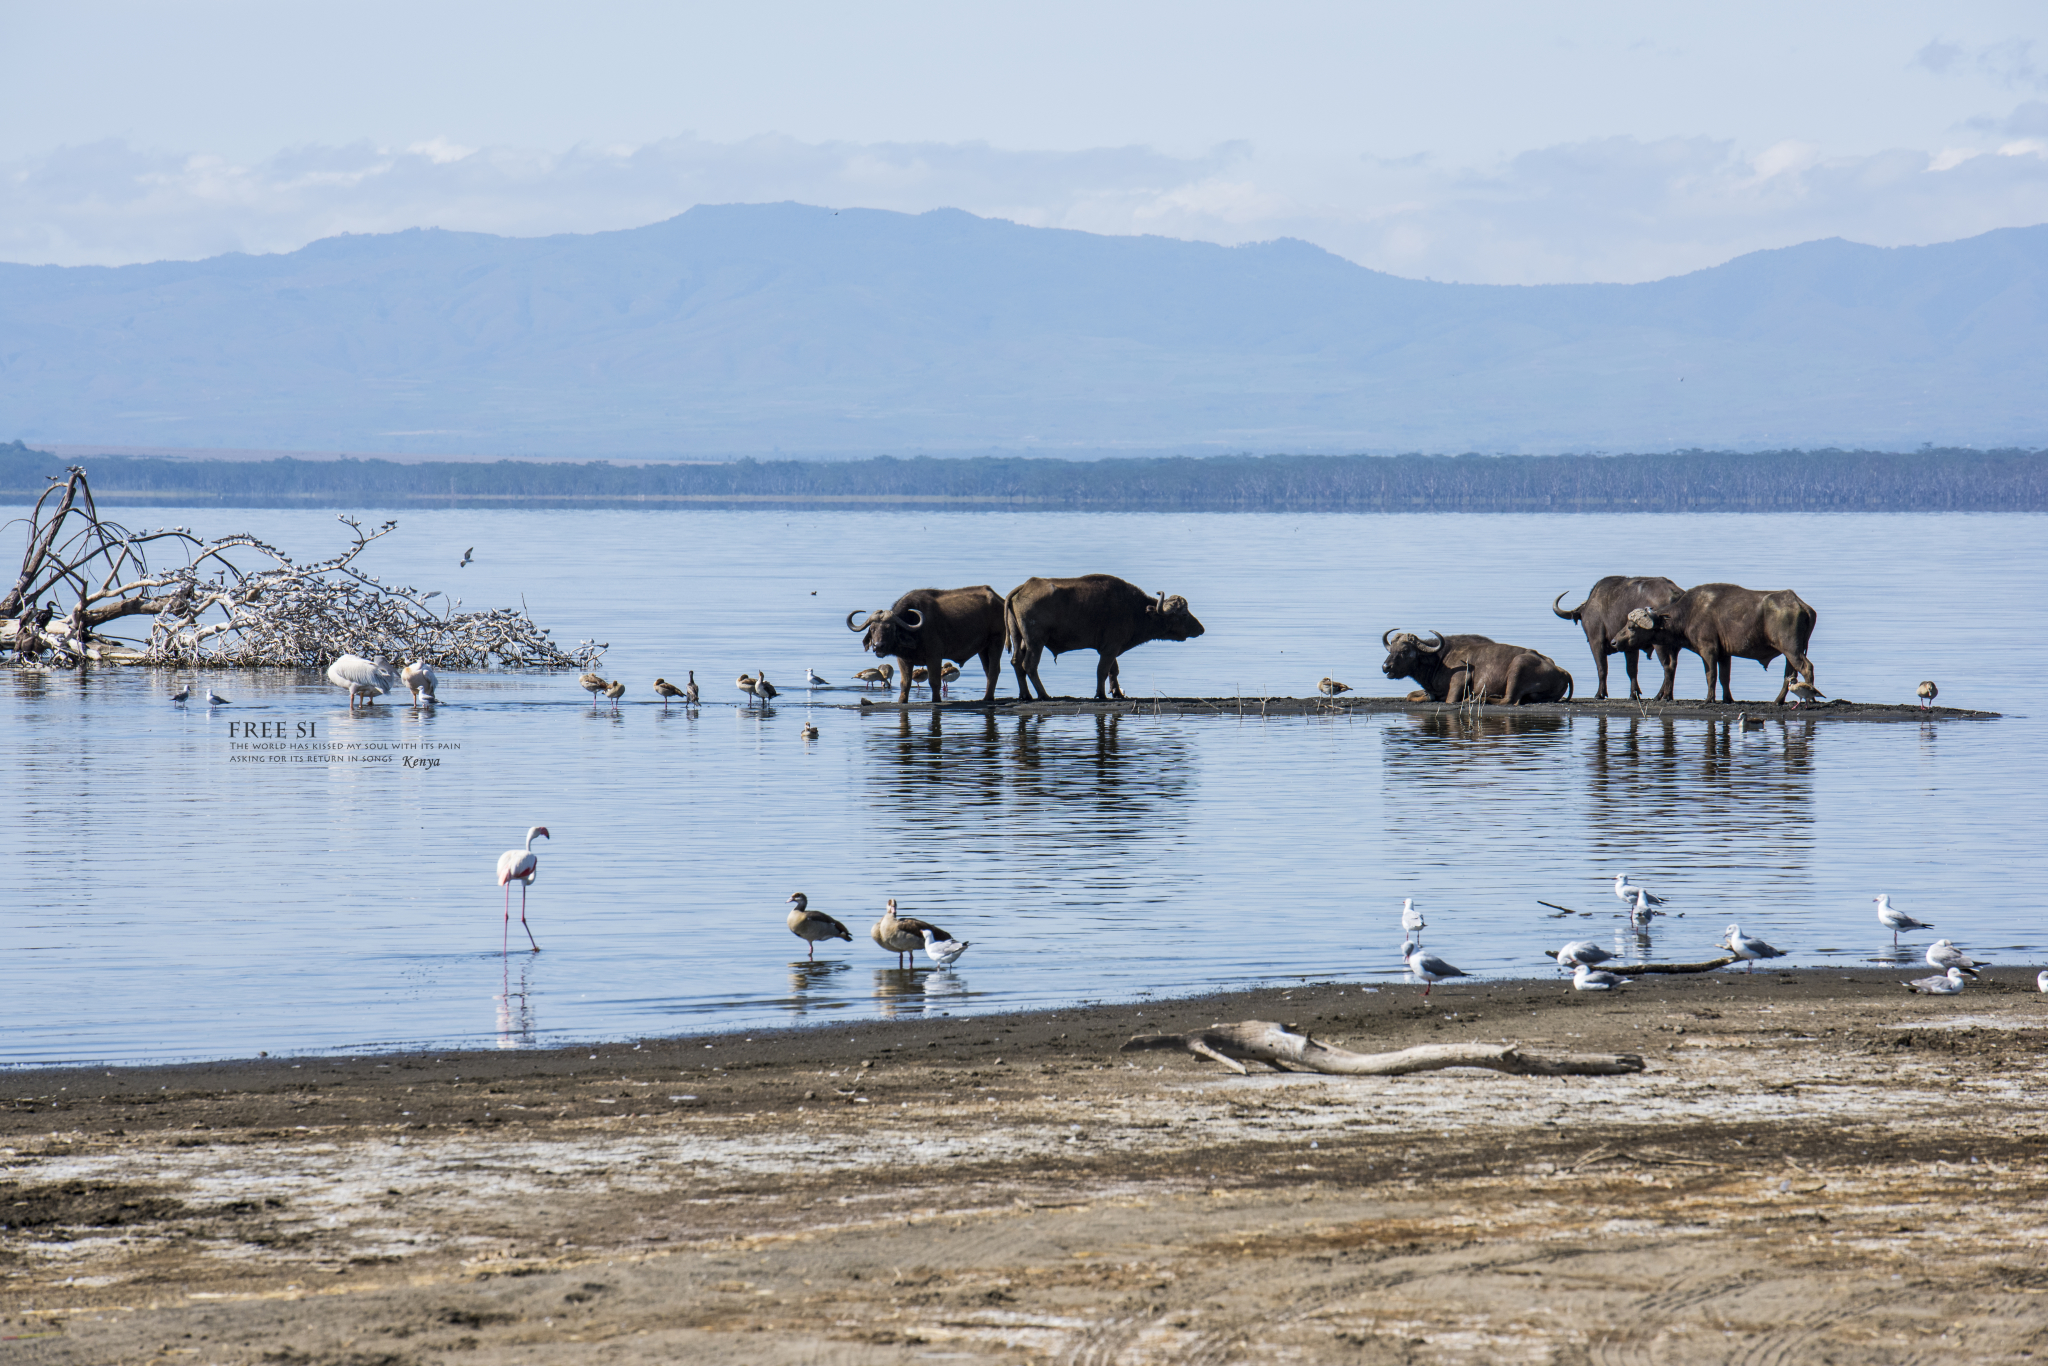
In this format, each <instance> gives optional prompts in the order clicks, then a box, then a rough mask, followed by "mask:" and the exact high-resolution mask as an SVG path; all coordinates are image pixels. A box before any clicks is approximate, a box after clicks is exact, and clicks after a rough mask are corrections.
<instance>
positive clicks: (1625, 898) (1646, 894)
mask: <svg viewBox="0 0 2048 1366" xmlns="http://www.w3.org/2000/svg"><path fill="white" fill-rule="evenodd" d="M1637 892H1641V893H1642V894H1643V899H1644V900H1645V901H1647V902H1649V903H1650V904H1651V905H1652V906H1662V905H1663V904H1664V898H1663V897H1661V896H1658V895H1657V894H1656V893H1655V892H1652V891H1651V890H1650V889H1649V888H1648V887H1638V886H1636V884H1635V883H1633V882H1630V881H1629V880H1628V874H1627V873H1616V874H1615V875H1614V894H1615V895H1616V896H1618V897H1620V898H1621V904H1622V905H1624V906H1627V907H1629V908H1630V909H1631V910H1633V909H1634V907H1635V899H1636V893H1637Z"/></svg>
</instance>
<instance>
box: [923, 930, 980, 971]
mask: <svg viewBox="0 0 2048 1366" xmlns="http://www.w3.org/2000/svg"><path fill="white" fill-rule="evenodd" d="M920 933H922V934H923V936H924V954H925V957H927V958H929V959H931V960H932V962H933V963H935V964H937V965H938V966H939V967H942V968H950V967H952V966H953V965H954V964H955V963H957V962H959V961H960V955H961V954H963V953H965V952H967V950H968V949H969V948H971V947H973V945H974V941H973V940H972V939H938V938H935V937H934V936H933V935H932V932H931V931H930V930H929V929H926V930H923V931H920Z"/></svg>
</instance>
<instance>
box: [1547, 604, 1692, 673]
mask: <svg viewBox="0 0 2048 1366" xmlns="http://www.w3.org/2000/svg"><path fill="white" fill-rule="evenodd" d="M1684 591H1685V590H1684V589H1682V588H1680V587H1679V586H1678V585H1677V584H1675V583H1673V582H1672V581H1671V580H1669V579H1666V578H1655V577H1652V578H1633V579H1632V578H1624V577H1623V576H1622V575H1620V574H1609V575H1608V576H1607V577H1606V578H1604V579H1602V580H1600V582H1598V583H1596V584H1594V585H1593V591H1592V592H1590V593H1588V594H1587V595H1586V600H1585V601H1584V602H1582V603H1580V604H1579V605H1578V606H1577V607H1574V608H1572V609H1571V610H1570V611H1566V610H1565V609H1564V608H1562V607H1560V606H1559V605H1558V604H1559V603H1561V602H1563V601H1564V594H1562V593H1559V594H1558V595H1557V596H1556V597H1555V598H1552V599H1551V601H1550V610H1551V611H1553V612H1555V613H1556V614H1557V615H1558V616H1560V617H1563V618H1564V619H1565V620H1566V621H1576V622H1577V623H1579V625H1580V626H1582V627H1584V628H1585V631H1586V644H1587V646H1588V647H1590V648H1591V649H1592V651H1593V667H1594V668H1595V669H1598V670H1599V671H1600V687H1599V689H1598V691H1596V692H1595V693H1594V694H1593V700H1594V701H1596V702H1597V701H1599V700H1600V699H1601V698H1603V697H1605V696H1607V656H1609V655H1611V654H1619V655H1621V656H1622V657H1623V658H1624V660H1625V661H1626V662H1627V664H1628V695H1629V697H1630V698H1631V699H1634V698H1638V697H1641V696H1642V695H1643V685H1642V682H1641V680H1640V679H1638V678H1637V677H1636V663H1637V661H1638V660H1639V659H1640V658H1641V654H1642V652H1641V651H1639V650H1634V649H1628V650H1624V649H1620V648H1619V647H1617V646H1616V645H1614V644H1613V643H1612V642H1613V640H1614V633H1615V632H1617V631H1619V630H1620V629H1621V628H1622V626H1623V624H1624V623H1626V622H1627V621H1628V614H1629V613H1630V612H1633V611H1634V610H1635V609H1636V608H1638V607H1648V608H1651V609H1652V610H1654V609H1656V608H1659V607H1663V606H1665V605H1666V604H1667V603H1670V602H1672V601H1674V600H1676V599H1677V597H1678V595H1679V594H1680V593H1682V592H1684ZM1657 658H1658V660H1659V661H1660V662H1662V664H1663V665H1664V690H1665V691H1666V692H1669V691H1670V690H1671V671H1672V670H1673V669H1675V668H1677V667H1678V651H1676V650H1672V649H1660V650H1659V651H1658V652H1657Z"/></svg>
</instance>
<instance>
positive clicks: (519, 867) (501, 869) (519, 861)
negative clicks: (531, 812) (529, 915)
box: [498, 825, 554, 953]
mask: <svg viewBox="0 0 2048 1366" xmlns="http://www.w3.org/2000/svg"><path fill="white" fill-rule="evenodd" d="M553 838H554V836H553V835H550V834H549V833H548V828H547V827H546V826H545V825H536V826H534V827H533V828H532V829H531V830H528V831H527V832H526V847H525V848H524V849H507V850H506V851H505V852H504V853H502V854H500V855H498V885H499V886H500V887H503V888H504V889H505V933H506V934H507V935H510V934H511V933H512V884H513V883H515V882H516V883H518V884H519V928H520V929H522V930H525V931H526V942H527V943H529V944H532V945H533V951H534V952H535V953H539V952H540V944H539V942H538V941H536V940H535V939H534V937H533V927H532V926H530V925H528V924H527V923H526V893H527V891H528V889H530V888H531V887H532V886H533V879H534V877H535V875H536V874H538V873H539V872H540V859H539V857H538V856H537V855H535V853H534V852H533V842H534V840H536V839H544V840H551V839H553ZM499 951H500V952H503V951H504V945H503V944H500V945H499Z"/></svg>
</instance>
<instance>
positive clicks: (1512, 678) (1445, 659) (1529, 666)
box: [1380, 631, 1572, 707]
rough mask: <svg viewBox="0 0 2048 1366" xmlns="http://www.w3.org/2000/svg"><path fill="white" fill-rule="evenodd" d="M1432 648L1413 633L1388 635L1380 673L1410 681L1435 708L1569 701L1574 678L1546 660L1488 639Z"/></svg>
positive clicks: (1443, 640)
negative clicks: (1453, 704) (1442, 705)
mask: <svg viewBox="0 0 2048 1366" xmlns="http://www.w3.org/2000/svg"><path fill="white" fill-rule="evenodd" d="M1430 634H1431V635H1433V636H1436V639H1435V640H1434V641H1432V642H1425V641H1423V640H1422V639H1421V638H1420V637H1419V636H1417V635H1415V634H1414V633H1413V632H1409V631H1402V632H1399V633H1398V634H1397V633H1395V632H1393V631H1388V632H1387V633H1385V634H1384V635H1382V636H1381V637H1380V644H1382V645H1384V646H1386V647H1387V660H1386V663H1384V664H1382V665H1381V666H1380V671H1381V672H1382V673H1384V674H1386V676H1387V677H1388V678H1412V679H1414V680H1415V681H1416V682H1417V683H1420V684H1421V685H1422V687H1423V690H1424V691H1425V692H1427V693H1428V694H1429V695H1430V696H1431V697H1433V698H1435V699H1436V700H1437V701H1439V702H1465V701H1473V702H1505V703H1507V704H1508V705H1509V706H1511V707H1519V706H1521V705H1522V704H1523V703H1524V702H1562V701H1564V700H1565V699H1566V698H1568V697H1570V696H1571V695H1572V676H1571V675H1570V674H1568V673H1566V672H1565V671H1564V670H1563V669H1560V668H1559V667H1558V666H1557V661H1556V660H1554V659H1552V658H1551V657H1550V656H1549V655H1546V654H1539V653H1537V652H1536V651H1535V650H1526V649H1524V648H1522V647H1521V646H1519V645H1503V644H1501V643H1500V642H1499V641H1496V640H1492V639H1489V638H1488V637H1486V636H1446V635H1439V634H1438V633H1437V632H1435V631H1431V632H1430Z"/></svg>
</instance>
